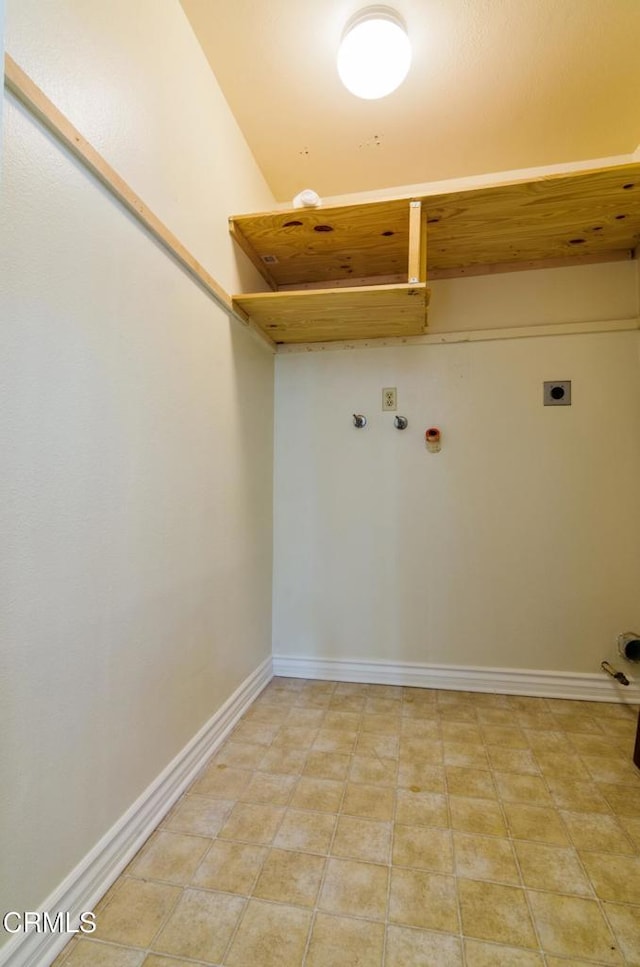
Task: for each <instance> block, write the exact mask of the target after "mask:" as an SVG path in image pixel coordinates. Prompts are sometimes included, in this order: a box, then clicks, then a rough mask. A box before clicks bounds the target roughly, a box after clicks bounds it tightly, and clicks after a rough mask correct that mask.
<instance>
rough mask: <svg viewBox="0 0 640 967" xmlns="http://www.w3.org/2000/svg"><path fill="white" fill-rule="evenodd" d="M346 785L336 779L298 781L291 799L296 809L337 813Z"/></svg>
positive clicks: (304, 778) (305, 778)
mask: <svg viewBox="0 0 640 967" xmlns="http://www.w3.org/2000/svg"><path fill="white" fill-rule="evenodd" d="M344 790H345V783H344V782H338V781H337V780H335V779H309V778H307V777H306V776H303V777H302V779H300V780H299V781H298V785H297V786H296V790H295V792H294V794H293V797H292V799H291V806H292V807H293V808H295V809H313V810H316V811H317V812H323V813H337V812H338V810H339V808H340V803H341V802H342V797H343V795H344Z"/></svg>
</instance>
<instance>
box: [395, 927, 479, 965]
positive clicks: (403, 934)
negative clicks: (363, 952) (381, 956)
mask: <svg viewBox="0 0 640 967" xmlns="http://www.w3.org/2000/svg"><path fill="white" fill-rule="evenodd" d="M384 963H385V967H462V948H461V943H460V938H459V937H452V936H450V935H447V934H443V933H431V932H430V931H428V930H417V929H416V928H415V927H396V926H392V925H389V926H388V927H387V949H386V956H385V962H384Z"/></svg>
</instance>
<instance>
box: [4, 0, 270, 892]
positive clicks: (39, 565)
mask: <svg viewBox="0 0 640 967" xmlns="http://www.w3.org/2000/svg"><path fill="white" fill-rule="evenodd" d="M7 48H8V50H9V52H10V53H11V54H12V55H13V56H14V58H15V59H16V60H17V61H18V63H20V64H21V65H22V66H23V67H24V68H25V69H26V70H27V71H28V72H30V73H32V74H33V76H34V78H35V79H36V80H37V82H38V83H39V84H40V85H41V86H42V87H43V88H44V90H45V91H46V93H47V94H48V95H49V96H50V97H51V98H52V100H53V101H54V102H55V103H57V104H59V105H60V106H61V107H62V108H63V110H65V111H66V112H67V113H68V114H69V116H70V117H71V118H72V120H73V121H74V123H75V124H76V125H77V126H78V127H79V128H80V130H81V131H82V132H83V133H85V134H86V135H87V136H88V137H89V138H90V139H91V140H93V141H94V142H95V143H96V144H97V146H98V147H99V148H100V149H101V150H102V152H103V153H104V155H105V156H106V157H107V159H108V160H109V161H110V163H111V164H113V165H114V167H116V169H117V170H119V171H120V172H121V173H122V174H123V175H124V176H125V177H126V178H128V179H130V180H131V183H132V185H133V187H134V188H135V189H136V190H137V191H138V192H139V193H140V195H141V196H142V198H143V199H144V200H145V201H147V203H148V204H149V205H150V206H151V207H152V208H155V210H156V211H157V213H158V215H159V216H160V217H161V218H163V219H165V220H166V222H167V223H168V224H169V226H170V227H171V229H172V230H173V231H174V232H175V233H176V234H177V235H178V237H180V238H181V239H182V240H183V241H184V242H185V243H186V244H187V245H189V246H190V247H191V248H192V249H193V252H194V254H195V255H196V256H197V257H198V258H200V259H201V260H202V261H203V262H204V264H205V266H206V267H207V268H208V269H209V270H210V271H211V272H212V273H213V275H214V276H216V277H217V278H219V280H220V281H221V282H222V283H223V284H224V285H225V286H228V287H229V288H231V287H235V285H237V284H238V283H237V275H238V272H237V268H236V265H235V255H234V254H233V251H232V246H231V242H230V240H229V237H228V234H227V225H226V218H227V215H228V214H229V213H230V212H231V211H233V210H235V209H242V208H245V209H248V210H252V209H255V208H262V207H270V206H271V205H272V198H271V196H270V194H269V192H268V190H267V188H266V186H265V183H264V181H263V180H262V177H261V175H260V172H259V171H258V170H257V169H256V167H255V165H254V163H253V161H252V158H251V155H250V154H249V152H248V149H247V147H246V144H245V143H244V141H243V139H242V137H241V135H240V132H239V130H238V129H237V126H236V125H235V122H234V121H233V118H232V116H231V115H230V113H229V111H228V108H227V107H226V105H225V103H224V101H223V100H222V98H221V95H220V92H219V90H218V88H217V86H216V82H215V79H214V78H213V76H212V74H211V72H210V70H209V67H208V65H207V64H206V62H205V60H204V57H203V55H202V53H201V51H200V48H199V47H198V45H197V43H196V41H195V39H194V37H193V34H192V32H191V28H190V27H189V24H188V23H187V20H186V18H185V16H184V14H183V12H182V9H181V7H180V6H179V4H178V3H177V0H176V2H173V0H164V2H163V3H157V2H155V0H136V3H135V4H134V5H133V6H132V5H131V4H130V3H129V2H128V0H114V2H110V3H108V4H103V3H97V2H96V3H87V2H86V0H49V2H48V3H46V4H43V3H41V2H38V0H12V2H11V3H10V4H9V10H8V17H7ZM4 108H5V152H4V154H5V157H4V176H3V181H2V197H1V202H0V225H1V227H2V228H1V232H0V279H1V292H0V318H1V319H2V327H1V330H2V336H1V339H2V352H0V368H1V369H2V373H1V375H0V385H1V386H2V391H1V393H2V395H1V397H0V452H1V453H2V474H1V476H0V490H1V492H2V493H1V499H0V532H1V533H2V540H1V542H0V568H1V575H0V588H1V589H2V591H1V595H2V597H1V602H0V603H1V605H2V609H1V616H0V620H1V638H2V668H1V670H0V677H1V680H0V694H1V696H2V698H1V700H0V736H1V737H2V741H1V742H0V777H1V778H0V809H1V812H2V822H0V837H1V838H2V842H1V843H0V856H2V868H3V875H2V877H0V909H2V910H37V909H39V905H40V904H41V903H42V901H43V900H44V899H45V897H46V896H47V895H48V894H49V893H50V892H51V891H52V890H53V889H54V888H55V887H56V886H57V885H58V884H59V883H60V881H61V880H62V879H63V878H64V877H65V876H66V875H67V874H68V873H69V871H70V870H71V869H72V868H73V867H74V866H75V864H76V863H78V862H79V861H80V860H81V859H82V857H83V856H85V855H86V853H87V852H88V851H89V849H90V848H92V847H93V846H94V845H95V843H96V842H97V841H98V840H99V839H100V837H101V836H102V835H103V834H104V833H105V832H106V831H107V830H108V829H109V828H110V827H111V825H112V824H113V823H114V822H115V821H116V820H117V819H118V818H119V817H120V816H121V815H122V814H123V813H124V811H125V810H126V809H127V808H128V807H129V806H130V805H131V803H132V802H133V801H134V800H135V799H136V797H137V796H138V795H139V794H140V793H141V792H142V791H143V790H144V789H145V788H146V786H147V785H148V784H149V783H150V782H151V781H152V780H153V779H154V778H155V777H156V776H157V775H158V774H159V773H160V771H161V770H162V769H163V768H164V767H165V766H166V765H167V764H168V762H169V761H170V760H171V759H172V758H173V757H174V756H175V755H176V753H178V752H179V750H180V749H181V748H182V747H183V746H184V745H185V743H186V742H187V741H188V740H189V739H190V738H191V737H192V736H193V735H194V734H195V733H196V731H197V730H198V729H199V728H200V727H201V726H202V725H203V724H204V722H206V721H207V720H208V719H209V718H210V716H211V715H212V714H213V713H214V712H215V711H216V709H217V708H218V707H219V706H220V705H221V704H222V703H223V702H224V701H225V700H226V698H227V697H228V696H229V695H230V694H231V693H232V692H233V691H234V690H235V688H236V687H237V686H238V685H239V684H240V682H241V681H243V680H244V679H245V678H246V676H247V675H249V674H250V673H251V672H252V671H253V670H254V669H255V668H256V667H257V666H258V664H260V663H261V662H262V661H263V660H264V659H265V658H266V657H267V656H268V655H269V653H270V642H271V560H272V549H271V513H272V448H273V436H272V433H273V426H272V421H273V414H272V405H271V401H272V393H273V356H272V355H271V354H270V353H269V352H267V351H266V350H265V349H264V348H263V347H262V346H261V345H260V344H258V343H257V342H256V341H255V340H254V338H253V337H252V336H251V335H250V334H249V333H248V332H246V331H245V330H244V329H243V328H242V327H241V326H238V324H236V323H230V322H229V320H228V319H227V317H226V316H225V315H224V313H222V312H221V311H220V310H219V309H217V308H216V306H215V305H214V304H213V303H212V302H211V300H210V299H209V298H208V297H207V296H206V295H205V294H204V293H203V292H202V291H201V290H200V289H199V288H198V286H197V285H195V284H194V283H193V282H192V281H191V279H190V278H188V277H187V276H186V275H185V274H184V273H183V272H182V270H181V269H180V268H178V267H177V266H176V265H175V264H174V263H173V262H172V260H171V259H170V258H169V257H168V256H167V255H166V254H165V253H164V252H163V251H162V250H161V249H160V248H159V247H158V246H157V245H156V244H155V243H154V242H153V241H152V240H151V239H150V238H149V237H148V236H147V235H146V234H145V232H144V231H143V230H142V229H141V228H140V227H139V226H138V224H137V223H135V222H134V221H133V219H131V218H130V217H129V216H128V215H126V214H125V213H124V212H123V211H122V210H121V209H120V208H119V206H118V205H117V204H116V203H115V202H114V201H113V199H112V198H111V197H110V196H109V195H108V194H107V193H106V192H105V191H104V190H103V189H102V188H101V187H100V186H98V185H97V184H96V182H95V181H94V180H93V179H92V178H91V176H90V175H88V174H87V173H86V172H85V170H83V169H82V168H81V167H80V166H79V165H78V164H77V163H76V162H75V161H73V160H71V159H70V158H69V157H68V156H67V155H66V154H65V152H64V151H63V150H62V149H61V148H60V147H59V145H58V144H57V143H56V142H55V141H54V140H53V139H52V138H51V137H50V136H49V135H48V134H47V133H45V132H44V131H43V130H42V129H41V128H40V127H39V125H38V124H37V123H36V122H35V121H34V120H33V118H32V117H31V116H30V115H28V114H27V113H26V112H25V111H24V110H23V109H22V108H21V107H20V106H18V105H17V104H16V102H15V101H14V100H13V99H12V98H11V97H10V96H9V95H7V94H5V101H4ZM243 271H245V269H243ZM254 284H255V282H254ZM5 871H6V873H5Z"/></svg>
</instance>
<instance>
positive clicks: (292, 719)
mask: <svg viewBox="0 0 640 967" xmlns="http://www.w3.org/2000/svg"><path fill="white" fill-rule="evenodd" d="M325 715H326V712H323V711H322V709H319V708H297V707H294V708H291V709H289V713H288V715H287V717H286V719H285V720H284V723H283V724H284V725H286V726H291V727H293V728H302V729H319V728H321V726H322V725H323V724H324V717H325Z"/></svg>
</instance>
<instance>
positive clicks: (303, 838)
mask: <svg viewBox="0 0 640 967" xmlns="http://www.w3.org/2000/svg"><path fill="white" fill-rule="evenodd" d="M335 824H336V817H335V815H333V814H331V813H312V812H304V811H302V810H298V809H291V808H290V809H288V810H287V815H286V816H285V817H284V820H283V821H282V825H281V827H280V829H279V831H278V835H277V836H276V838H275V842H274V844H273V845H274V846H279V847H282V848H283V849H296V850H302V851H304V852H307V853H328V851H329V844H330V843H331V837H332V836H333V830H334V828H335Z"/></svg>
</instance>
